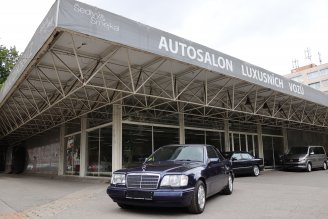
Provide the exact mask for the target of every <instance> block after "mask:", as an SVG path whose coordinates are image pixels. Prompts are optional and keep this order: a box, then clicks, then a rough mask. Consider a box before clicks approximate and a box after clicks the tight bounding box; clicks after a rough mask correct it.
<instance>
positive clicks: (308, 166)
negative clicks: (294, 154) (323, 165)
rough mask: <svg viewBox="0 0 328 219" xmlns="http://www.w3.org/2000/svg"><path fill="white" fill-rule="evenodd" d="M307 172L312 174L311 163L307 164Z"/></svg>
mask: <svg viewBox="0 0 328 219" xmlns="http://www.w3.org/2000/svg"><path fill="white" fill-rule="evenodd" d="M306 171H307V172H311V171H312V164H311V163H307V164H306Z"/></svg>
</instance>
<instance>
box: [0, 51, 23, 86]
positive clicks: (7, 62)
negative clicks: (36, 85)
mask: <svg viewBox="0 0 328 219" xmlns="http://www.w3.org/2000/svg"><path fill="white" fill-rule="evenodd" d="M18 57H19V54H18V51H17V50H16V47H15V46H14V47H10V49H7V48H6V47H5V46H3V45H0V88H1V87H2V84H3V83H4V82H5V81H6V79H7V77H8V75H9V73H10V71H11V70H12V69H13V68H14V66H15V64H16V62H17V60H18Z"/></svg>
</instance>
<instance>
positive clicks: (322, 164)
mask: <svg viewBox="0 0 328 219" xmlns="http://www.w3.org/2000/svg"><path fill="white" fill-rule="evenodd" d="M282 164H283V168H284V169H288V168H299V169H304V170H306V171H308V172H311V171H312V169H313V168H322V169H323V170H326V169H327V155H326V152H325V149H324V147H322V146H305V147H291V148H290V149H289V151H288V153H287V154H285V155H284V156H282Z"/></svg>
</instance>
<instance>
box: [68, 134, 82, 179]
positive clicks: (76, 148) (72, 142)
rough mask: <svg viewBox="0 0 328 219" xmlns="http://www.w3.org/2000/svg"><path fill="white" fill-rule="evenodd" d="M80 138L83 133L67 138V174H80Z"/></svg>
mask: <svg viewBox="0 0 328 219" xmlns="http://www.w3.org/2000/svg"><path fill="white" fill-rule="evenodd" d="M80 138H81V135H80V134H77V135H73V136H69V137H66V138H65V154H66V160H65V174H67V175H79V174H80Z"/></svg>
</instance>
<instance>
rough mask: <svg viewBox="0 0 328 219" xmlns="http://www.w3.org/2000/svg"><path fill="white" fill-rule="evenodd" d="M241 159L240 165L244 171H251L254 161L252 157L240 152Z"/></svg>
mask: <svg viewBox="0 0 328 219" xmlns="http://www.w3.org/2000/svg"><path fill="white" fill-rule="evenodd" d="M241 159H242V161H243V163H242V165H243V169H244V172H252V170H253V166H254V162H255V161H254V160H253V157H252V156H251V155H249V154H248V153H241Z"/></svg>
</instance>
